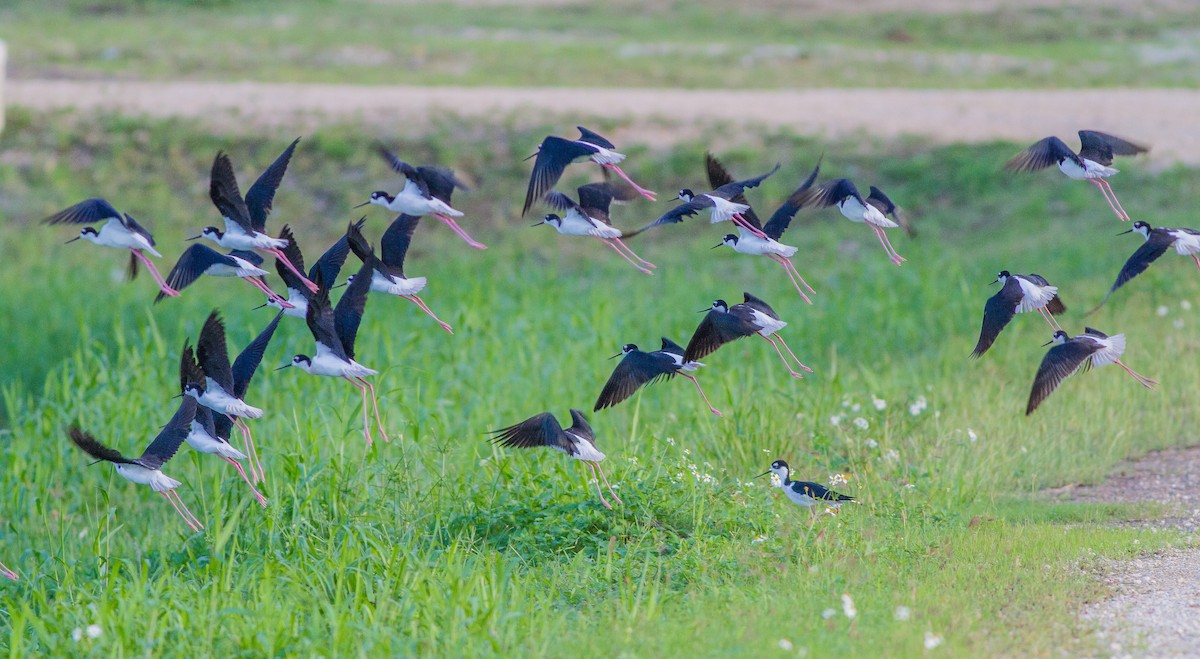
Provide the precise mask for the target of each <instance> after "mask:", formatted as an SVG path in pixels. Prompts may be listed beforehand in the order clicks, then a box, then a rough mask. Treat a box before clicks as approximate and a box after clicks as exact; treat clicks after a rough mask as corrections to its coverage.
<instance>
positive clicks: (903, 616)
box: [892, 605, 912, 622]
mask: <svg viewBox="0 0 1200 659" xmlns="http://www.w3.org/2000/svg"><path fill="white" fill-rule="evenodd" d="M892 617H893V618H895V619H896V620H899V621H900V622H904V621H906V620H908V619H909V618H912V609H910V608H908V607H907V606H903V605H902V606H897V607H896V610H895V611H892Z"/></svg>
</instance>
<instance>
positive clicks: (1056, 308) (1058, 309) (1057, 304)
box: [1025, 273, 1067, 316]
mask: <svg viewBox="0 0 1200 659" xmlns="http://www.w3.org/2000/svg"><path fill="white" fill-rule="evenodd" d="M1025 278H1026V279H1028V280H1029V281H1031V282H1033V283H1035V284H1037V285H1038V286H1042V287H1043V288H1044V287H1046V286H1049V285H1050V282H1048V281H1046V278H1045V277H1043V276H1041V275H1039V274H1034V273H1030V274H1028V275H1025ZM1066 310H1067V305H1065V304H1063V301H1062V299H1061V298H1059V297H1058V293H1055V294H1054V297H1052V298H1050V301H1049V302H1047V303H1046V311H1049V312H1050V313H1051V314H1053V315H1055V316H1057V315H1059V314H1061V313H1063V312H1065V311H1066Z"/></svg>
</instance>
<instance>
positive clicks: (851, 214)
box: [837, 197, 867, 222]
mask: <svg viewBox="0 0 1200 659" xmlns="http://www.w3.org/2000/svg"><path fill="white" fill-rule="evenodd" d="M837 207H838V210H839V211H841V212H842V217H845V218H846V219H847V220H850V221H851V222H866V221H867V216H866V213H867V207H866V206H863V205H862V204H861V203H859V201H858V200H857V199H855V198H854V197H846V198H845V199H843V200H841V201H839V202H838V204H837Z"/></svg>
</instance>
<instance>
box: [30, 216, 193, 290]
mask: <svg viewBox="0 0 1200 659" xmlns="http://www.w3.org/2000/svg"><path fill="white" fill-rule="evenodd" d="M101 222H103V223H104V226H102V227H100V230H99V231H97V230H96V228H95V227H84V228H83V229H81V230H80V231H79V235H78V236H76V237H74V238H72V239H70V240H68V241H67V242H68V243H73V242H75V241H76V240H80V239H83V240H86V241H88V242H90V243H94V244H96V245H100V246H101V247H115V248H117V249H127V250H129V278H130V279H133V278H135V277H137V272H138V261H141V262H142V263H144V264H145V265H146V269H147V270H149V271H150V276H151V277H153V278H154V281H155V282H156V283H157V284H158V289H159V291H161V293H162V295H170V296H172V297H174V296H176V295H179V291H177V290H175V289H173V288H171V287H170V286H168V285H167V282H165V281H163V277H162V275H161V274H159V272H158V268H157V267H155V265H154V262H153V261H151V260H150V259H149V258H147V257H146V253H147V252H149V253H150V254H152V255H154V256H157V257H159V258H162V254H159V253H158V250H156V249H154V246H155V242H154V236H152V235H150V232H149V231H147V230H146V227H143V226H142V225H140V224H138V222H137V220H135V219H133V217H132V216H130V215H129V213H120V212H117V209H116V208H114V207H113V205H112V204H110V203H108V201H106V200H104V199H101V198H99V197H93V198H91V199H85V200H83V201H81V202H79V203H78V204H75V205H74V206H71V207H70V208H66V209H64V210H61V211H59V212H57V213H55V214H54V215H51V216H50V217H47V218H45V219H43V220H42V223H43V224H100V223H101Z"/></svg>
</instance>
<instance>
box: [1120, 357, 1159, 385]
mask: <svg viewBox="0 0 1200 659" xmlns="http://www.w3.org/2000/svg"><path fill="white" fill-rule="evenodd" d="M1115 363H1116V365H1117V366H1120V367H1121V368H1123V369H1125V372H1126V373H1128V374H1130V375H1132V376H1133V379H1134V380H1137V381H1138V384H1141V385H1142V386H1143V387H1145V388H1147V389H1153V388H1154V385H1156V384H1158V380H1152V379H1150V378H1148V377H1146V376H1144V375H1141V374H1139V373H1137V372H1136V371H1134V370H1133V369H1132V368H1129V367H1128V366H1126V365H1124V364H1122V363H1121V360H1120V359H1118V360H1117V361H1116V362H1115Z"/></svg>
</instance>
